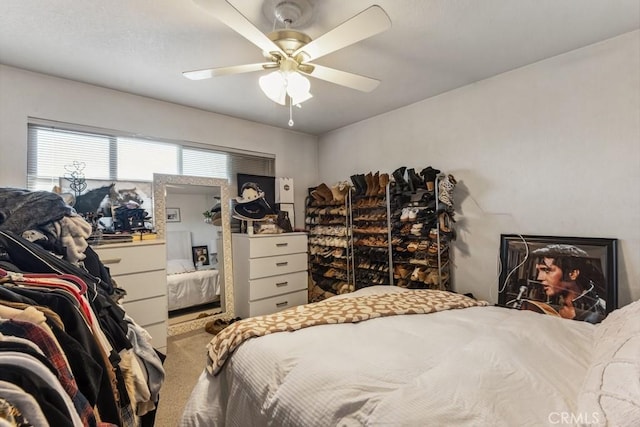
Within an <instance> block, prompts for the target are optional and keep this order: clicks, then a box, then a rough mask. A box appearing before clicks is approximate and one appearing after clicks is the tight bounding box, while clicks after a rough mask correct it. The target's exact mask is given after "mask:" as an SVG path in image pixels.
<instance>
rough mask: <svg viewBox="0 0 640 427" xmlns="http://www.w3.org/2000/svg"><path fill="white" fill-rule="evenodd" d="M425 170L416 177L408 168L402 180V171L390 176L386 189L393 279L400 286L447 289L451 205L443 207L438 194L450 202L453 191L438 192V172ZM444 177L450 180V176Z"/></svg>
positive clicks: (448, 285)
mask: <svg viewBox="0 0 640 427" xmlns="http://www.w3.org/2000/svg"><path fill="white" fill-rule="evenodd" d="M429 168H430V167H429ZM429 168H425V169H423V171H422V172H420V174H416V173H415V170H413V169H409V170H407V178H406V179H404V172H405V169H406V168H400V169H398V170H396V171H395V172H394V173H393V175H394V182H393V184H392V187H391V189H390V193H391V203H390V205H391V235H392V240H393V242H394V244H393V267H394V270H393V277H394V280H395V284H396V285H397V286H401V287H407V288H414V289H421V288H428V289H440V290H451V289H452V286H451V281H450V257H449V243H450V241H451V240H452V239H453V238H454V237H455V236H454V234H453V228H452V226H451V223H452V222H453V221H452V218H453V205H452V203H451V206H449V205H446V204H444V203H443V202H442V201H441V199H440V195H441V193H442V195H443V197H444V198H446V199H447V201H451V202H452V197H451V195H450V192H451V190H452V189H453V188H452V187H451V188H450V189H449V190H446V191H444V190H443V192H440V191H439V190H438V188H439V186H440V183H441V181H442V179H443V176H442V175H440V171H439V170H437V169H433V168H430V169H429ZM448 177H451V178H452V179H453V177H452V176H451V175H449V176H448ZM448 177H447V181H448ZM448 182H449V183H451V182H450V181H448ZM454 183H455V180H454Z"/></svg>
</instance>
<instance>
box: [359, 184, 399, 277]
mask: <svg viewBox="0 0 640 427" xmlns="http://www.w3.org/2000/svg"><path fill="white" fill-rule="evenodd" d="M363 177H364V178H363ZM388 177H389V175H388V174H382V175H381V174H380V173H379V172H376V173H375V174H374V173H371V172H369V173H367V174H366V175H364V174H361V175H354V176H353V177H352V180H353V182H354V184H355V185H354V187H355V194H354V196H353V203H352V204H351V211H352V213H351V218H352V223H351V229H352V232H353V263H354V275H355V289H360V288H363V287H367V286H372V285H393V274H392V272H393V261H392V258H391V233H390V229H389V213H390V211H389V178H388ZM363 180H364V183H363ZM365 184H366V185H365Z"/></svg>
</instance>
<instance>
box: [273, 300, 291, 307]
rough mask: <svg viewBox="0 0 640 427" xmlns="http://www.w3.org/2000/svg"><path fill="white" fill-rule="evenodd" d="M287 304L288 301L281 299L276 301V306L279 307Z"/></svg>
mask: <svg viewBox="0 0 640 427" xmlns="http://www.w3.org/2000/svg"><path fill="white" fill-rule="evenodd" d="M287 304H289V301H283V302H277V303H276V307H278V308H280V307H286V306H287Z"/></svg>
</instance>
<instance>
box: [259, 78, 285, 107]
mask: <svg viewBox="0 0 640 427" xmlns="http://www.w3.org/2000/svg"><path fill="white" fill-rule="evenodd" d="M286 83H287V82H286V80H285V78H284V76H283V75H282V72H280V70H277V71H273V72H271V73H269V74H266V75H264V76H262V77H260V78H259V79H258V84H259V85H260V89H262V92H264V94H265V95H266V96H267V98H269V99H270V100H272V101H273V102H276V103H278V104H280V105H286V104H285V101H286V94H287V86H286Z"/></svg>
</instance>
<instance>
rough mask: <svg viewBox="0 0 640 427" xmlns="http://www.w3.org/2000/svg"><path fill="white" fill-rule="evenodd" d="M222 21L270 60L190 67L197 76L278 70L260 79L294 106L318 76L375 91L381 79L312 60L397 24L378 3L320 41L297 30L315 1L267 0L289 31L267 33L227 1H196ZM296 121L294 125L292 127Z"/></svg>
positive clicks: (273, 94) (268, 10) (282, 101)
mask: <svg viewBox="0 0 640 427" xmlns="http://www.w3.org/2000/svg"><path fill="white" fill-rule="evenodd" d="M194 1H195V3H196V4H198V5H199V6H201V7H203V8H204V9H205V10H207V11H208V12H210V13H211V14H213V15H214V16H215V17H216V18H217V19H219V20H220V21H221V22H222V23H224V24H226V25H227V26H229V27H230V28H231V29H233V30H234V31H236V32H238V33H239V34H240V35H242V36H243V37H245V38H246V39H247V40H249V41H250V42H251V43H253V44H254V45H256V46H257V47H259V48H260V49H262V51H263V55H264V57H265V59H266V62H259V63H255V64H245V65H235V66H231V67H221V68H209V69H204V70H195V71H186V72H184V73H183V75H184V76H185V77H187V78H189V79H192V80H201V79H208V78H211V77H218V76H224V75H229V74H239V73H248V72H253V71H263V70H274V72H272V73H270V74H267V75H264V76H262V77H261V78H260V80H259V83H260V87H261V88H262V90H263V92H265V95H267V96H268V97H269V98H270V99H272V100H273V101H275V102H277V103H279V104H281V105H286V104H287V98H288V100H289V106H290V107H291V105H299V104H300V103H301V102H304V101H306V100H308V99H309V98H311V97H312V95H311V93H310V92H309V90H310V83H309V80H308V79H306V78H305V77H304V76H303V74H304V75H307V76H311V77H315V78H317V79H320V80H325V81H328V82H331V83H335V84H338V85H341V86H346V87H349V88H352V89H356V90H359V91H362V92H370V91H372V90H373V89H375V88H376V87H377V86H378V84H379V83H380V81H379V80H376V79H373V78H370V77H366V76H362V75H359V74H353V73H349V72H346V71H340V70H336V69H334V68H329V67H325V66H322V65H319V64H315V63H312V62H313V61H315V60H316V59H318V58H320V57H322V56H324V55H327V54H329V53H332V52H335V51H337V50H339V49H342V48H344V47H347V46H349V45H352V44H354V43H356V42H359V41H361V40H364V39H366V38H368V37H371V36H374V35H376V34H378V33H381V32H383V31H385V30H387V29H389V28H390V27H391V20H390V19H389V17H388V16H387V14H386V12H385V11H384V10H383V9H382V8H381V7H380V6H377V5H373V6H371V7H369V8H367V9H365V10H364V11H362V12H360V13H358V14H357V15H355V16H353V17H352V18H350V19H348V20H347V21H345V22H343V23H342V24H340V25H338V26H337V27H335V28H334V29H332V30H330V31H329V32H327V33H325V34H323V35H322V36H320V37H318V38H317V39H315V40H312V39H311V37H309V36H308V35H306V34H305V33H303V32H300V31H297V30H294V29H292V28H293V27H299V26H301V25H303V24H305V23H306V21H308V19H309V18H310V15H311V9H312V5H311V4H310V2H309V0H265V3H264V6H263V12H264V13H265V15H270V16H271V17H272V18H273V19H275V20H276V21H277V22H279V23H280V24H282V25H284V27H285V28H284V29H281V30H276V31H273V32H271V33H269V34H264V33H262V32H261V31H260V30H258V28H256V27H255V26H254V25H253V24H252V23H251V22H250V21H249V20H248V19H247V18H246V17H245V16H243V15H242V13H240V11H238V10H237V9H236V8H235V7H234V6H233V5H232V4H231V3H229V2H228V1H226V0H194ZM292 123H293V122H292V121H291V120H290V121H289V124H290V125H292Z"/></svg>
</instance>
